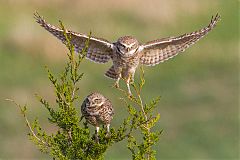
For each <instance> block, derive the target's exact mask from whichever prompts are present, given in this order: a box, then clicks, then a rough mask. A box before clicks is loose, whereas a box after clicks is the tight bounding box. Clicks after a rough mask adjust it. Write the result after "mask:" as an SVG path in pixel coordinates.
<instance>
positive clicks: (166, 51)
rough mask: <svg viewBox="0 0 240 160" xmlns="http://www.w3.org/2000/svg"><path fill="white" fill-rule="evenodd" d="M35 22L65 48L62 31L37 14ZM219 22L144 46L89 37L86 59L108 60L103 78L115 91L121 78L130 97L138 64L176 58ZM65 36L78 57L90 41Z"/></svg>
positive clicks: (132, 40) (127, 39)
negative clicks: (114, 87)
mask: <svg viewBox="0 0 240 160" xmlns="http://www.w3.org/2000/svg"><path fill="white" fill-rule="evenodd" d="M35 19H36V22H37V23H39V24H40V25H41V26H42V27H43V28H45V29H46V30H47V31H49V32H50V33H51V34H53V35H54V36H56V37H57V38H58V39H60V40H61V41H62V42H63V43H64V44H66V38H65V36H64V31H63V30H62V29H61V28H58V27H55V26H53V25H51V24H48V23H47V22H46V21H45V20H44V19H43V17H41V16H39V15H38V14H37V13H36V14H35ZM219 20H220V16H219V15H218V14H217V15H216V16H215V17H212V19H211V21H210V23H209V24H208V26H206V27H204V28H202V29H200V30H198V31H195V32H192V33H188V34H183V35H180V36H177V37H167V38H161V39H156V40H153V41H149V42H147V43H143V44H141V43H140V42H138V40H137V39H136V38H134V37H132V36H123V37H120V38H119V39H118V40H117V41H116V42H113V43H112V42H109V41H107V40H105V39H102V38H96V37H92V36H91V37H90V40H89V48H88V51H87V54H86V58H87V59H90V60H92V61H94V62H97V63H107V62H108V61H109V60H110V59H111V60H112V62H113V65H112V66H111V67H110V68H109V69H108V71H106V73H105V75H106V76H107V77H109V78H112V79H115V80H116V82H115V86H116V87H119V80H120V79H121V78H123V79H124V80H125V81H126V83H127V88H128V93H129V94H130V95H131V90H130V85H129V84H130V82H133V81H134V73H135V71H136V68H137V66H138V65H139V64H142V65H146V66H154V65H156V64H159V63H161V62H164V61H166V60H168V59H170V58H172V57H174V56H176V55H177V54H178V53H180V52H183V51H184V50H185V49H187V48H188V47H190V46H191V45H192V44H194V43H196V42H197V41H198V40H199V39H201V38H202V37H204V36H205V35H206V34H207V33H208V32H210V31H211V30H212V29H213V28H214V27H215V26H216V24H217V22H218V21H219ZM66 33H67V35H69V36H70V37H71V40H70V41H71V43H72V44H73V46H74V47H75V51H76V52H78V53H80V52H81V51H82V49H83V48H84V46H85V42H86V41H87V40H88V38H89V37H88V36H87V35H86V34H81V33H77V32H73V31H70V30H66Z"/></svg>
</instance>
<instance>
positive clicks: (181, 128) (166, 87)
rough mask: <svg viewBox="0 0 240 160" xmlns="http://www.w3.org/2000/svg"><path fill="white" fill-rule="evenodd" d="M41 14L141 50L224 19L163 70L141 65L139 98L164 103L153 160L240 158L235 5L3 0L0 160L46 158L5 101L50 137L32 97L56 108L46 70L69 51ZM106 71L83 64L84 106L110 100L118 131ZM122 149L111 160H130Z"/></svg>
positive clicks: (120, 111)
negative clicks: (88, 100)
mask: <svg viewBox="0 0 240 160" xmlns="http://www.w3.org/2000/svg"><path fill="white" fill-rule="evenodd" d="M35 11H38V12H39V14H40V15H43V16H44V17H45V19H46V20H47V21H48V22H49V23H51V24H54V25H58V20H59V19H60V20H62V21H63V22H64V24H65V27H66V28H68V29H71V30H74V31H78V32H82V33H89V31H90V30H91V31H92V32H93V35H94V36H96V37H104V38H106V39H108V40H109V41H116V39H117V38H118V37H120V36H123V35H133V36H135V37H136V38H137V39H138V40H139V41H141V42H143V43H144V42H146V41H149V40H153V39H157V38H162V37H168V36H177V35H180V34H183V33H188V32H192V31H195V30H198V29H200V28H202V27H204V26H206V25H207V24H208V23H209V21H210V18H211V16H212V15H215V14H216V13H219V14H220V15H221V17H222V18H221V21H220V22H219V24H218V25H217V27H216V28H215V29H214V30H213V31H212V32H211V33H210V34H209V35H207V36H206V37H205V38H203V39H202V40H200V41H199V42H198V43H197V44H195V45H194V46H192V47H191V48H189V49H188V50H186V51H185V52H184V53H183V54H181V55H179V56H177V57H176V58H174V59H171V60H169V61H167V62H165V63H162V64H160V65H157V66H155V67H144V69H145V73H146V74H145V78H146V85H145V87H144V91H143V94H144V95H143V98H144V100H145V101H148V100H150V99H151V98H153V97H156V96H159V95H160V96H161V101H160V104H159V107H158V110H157V112H160V114H161V119H160V123H159V124H158V129H163V130H164V132H163V134H162V136H161V139H160V141H159V143H158V144H157V145H156V150H157V159H171V160H175V159H176V160H179V159H184V160H187V159H189V160H191V159H209V160H210V159H211V160H212V159H216V160H217V159H224V160H225V159H232V160H233V159H239V158H240V156H239V151H240V147H239V138H240V137H239V131H240V130H239V126H240V125H239V98H240V96H239V20H240V19H239V1H238V0H231V1H225V0H213V1H208V0H202V1H198V0H180V1H174V0H169V1H167V0H153V1H148V2H147V1H143V0H141V1H138V0H132V1H127V0H122V1H107V0H102V1H91V2H89V1H77V0H72V1H64V0H53V1H51V2H49V1H47V0H42V1H37V0H32V1H30V0H21V1H14V0H0V37H1V38H0V97H1V98H0V108H1V112H0V142H1V145H0V159H50V158H49V157H48V156H47V155H45V154H42V153H40V152H39V151H38V150H37V149H36V147H35V146H34V145H33V144H32V143H31V142H30V141H29V140H28V138H27V136H26V134H27V132H28V130H27V129H26V127H25V124H24V120H23V118H22V116H21V115H20V112H19V111H18V109H17V108H16V107H14V105H13V104H11V103H9V102H6V101H5V100H4V99H6V98H12V99H14V100H16V101H17V102H18V103H20V104H25V103H27V104H28V106H29V107H28V108H29V116H30V119H33V118H34V117H38V118H39V120H40V123H41V124H42V125H43V126H44V128H46V130H47V131H49V132H53V131H54V127H52V126H51V125H49V124H48V123H47V117H48V114H47V111H46V110H45V109H44V108H43V107H41V106H40V104H39V103H38V102H37V101H36V99H35V98H34V94H35V93H39V94H40V95H43V96H44V97H46V98H47V99H48V100H49V101H50V102H51V103H53V104H54V92H53V90H52V87H51V85H50V82H49V81H48V78H47V74H46V71H45V69H44V66H45V65H47V66H49V68H50V69H51V70H53V71H54V73H56V74H57V73H59V72H60V71H61V70H62V69H63V68H64V63H65V61H66V53H67V49H66V47H65V46H64V45H62V44H61V42H60V41H59V40H57V39H56V38H55V37H53V36H52V35H50V34H49V33H48V32H46V31H45V30H43V29H42V28H41V27H40V26H39V25H38V24H36V23H35V21H34V19H33V13H34V12H35ZM110 65H111V63H108V64H106V65H101V64H95V63H92V62H90V61H88V60H86V61H84V62H83V64H82V71H83V72H84V73H85V77H84V78H83V80H82V81H81V83H80V84H79V86H80V88H81V90H80V92H79V94H80V95H81V99H83V98H84V96H86V95H87V94H89V93H90V92H92V91H100V92H102V93H103V94H104V95H106V96H107V97H109V98H110V99H111V100H112V101H113V104H114V106H115V110H116V115H115V118H114V120H113V126H116V125H118V123H119V121H121V120H122V118H123V117H124V116H125V115H126V111H125V108H124V105H123V103H121V101H120V100H119V99H118V98H117V97H119V92H117V91H116V92H115V90H113V89H112V88H111V87H110V86H111V85H112V84H113V83H114V81H112V80H110V79H107V78H106V77H104V76H103V74H104V73H105V71H106V70H107V69H108V67H109V66H110ZM96 68H97V69H96ZM122 85H123V84H122ZM79 106H80V104H79ZM79 109H80V107H79ZM125 145H126V142H122V143H120V144H117V145H114V146H113V147H112V149H110V150H109V151H108V152H107V154H106V159H109V160H110V159H114V160H118V159H119V160H122V159H130V153H129V151H128V150H127V149H126V148H125Z"/></svg>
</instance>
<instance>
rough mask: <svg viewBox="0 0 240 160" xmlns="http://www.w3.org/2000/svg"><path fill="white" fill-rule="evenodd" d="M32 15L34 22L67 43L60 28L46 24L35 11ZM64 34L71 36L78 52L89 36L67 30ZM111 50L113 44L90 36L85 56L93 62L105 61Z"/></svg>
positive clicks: (108, 57)
mask: <svg viewBox="0 0 240 160" xmlns="http://www.w3.org/2000/svg"><path fill="white" fill-rule="evenodd" d="M34 16H35V17H34V18H35V19H36V22H37V23H39V24H40V25H41V26H42V27H43V28H45V29H46V30H47V31H48V32H50V33H51V34H53V35H54V36H56V37H57V38H58V39H60V40H61V41H62V42H63V43H64V44H66V43H67V41H66V37H65V36H64V31H63V30H62V29H60V28H58V27H55V26H53V25H51V24H48V23H47V22H46V21H45V20H44V19H43V17H41V16H40V15H39V14H37V13H35V14H34ZM66 34H67V35H68V36H69V37H71V38H70V41H71V43H72V44H73V46H74V48H75V51H76V52H78V53H80V52H81V51H82V49H83V48H84V47H85V42H86V41H87V40H88V38H89V37H88V36H87V35H84V34H81V33H76V32H72V31H69V30H66ZM112 50H113V44H112V43H110V42H108V41H107V40H104V39H100V38H96V37H90V39H89V44H88V52H87V54H86V57H87V58H88V59H90V60H92V61H94V62H98V63H106V62H108V60H109V59H110V58H111V54H112Z"/></svg>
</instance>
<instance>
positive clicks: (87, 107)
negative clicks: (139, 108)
mask: <svg viewBox="0 0 240 160" xmlns="http://www.w3.org/2000/svg"><path fill="white" fill-rule="evenodd" d="M81 112H82V116H83V117H85V119H86V121H87V122H88V123H90V124H92V125H93V126H95V127H96V133H95V136H96V141H97V142H98V131H99V126H100V125H105V126H106V127H107V136H109V134H110V123H111V120H112V118H113V114H114V110H113V106H112V103H111V101H110V100H109V99H107V98H106V97H104V96H103V95H102V94H100V93H97V92H94V93H91V94H90V95H88V96H87V97H86V99H85V100H84V101H83V103H82V106H81Z"/></svg>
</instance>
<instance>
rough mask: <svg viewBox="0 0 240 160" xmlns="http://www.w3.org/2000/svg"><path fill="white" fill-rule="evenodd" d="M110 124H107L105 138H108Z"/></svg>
mask: <svg viewBox="0 0 240 160" xmlns="http://www.w3.org/2000/svg"><path fill="white" fill-rule="evenodd" d="M110 136H111V135H110V124H107V134H106V137H107V138H110Z"/></svg>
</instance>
